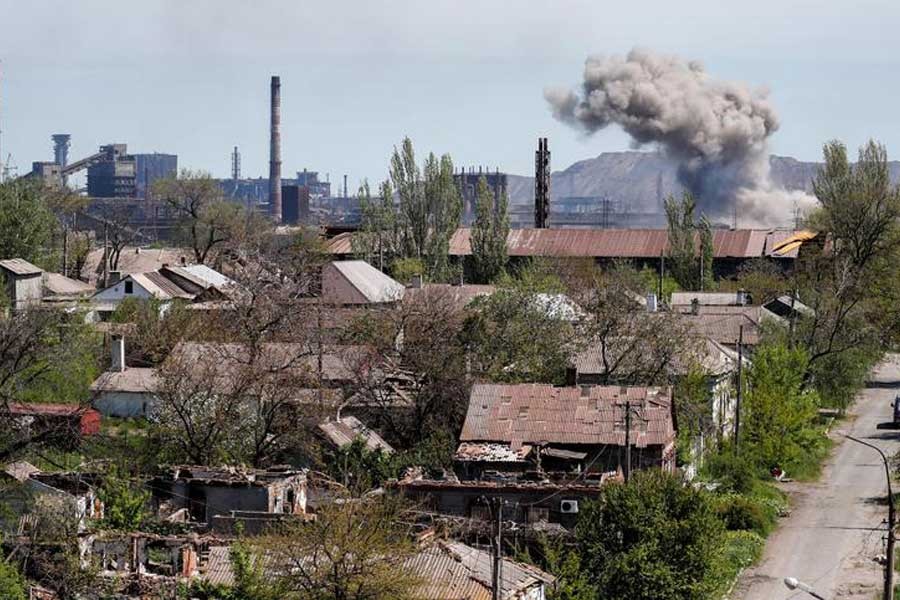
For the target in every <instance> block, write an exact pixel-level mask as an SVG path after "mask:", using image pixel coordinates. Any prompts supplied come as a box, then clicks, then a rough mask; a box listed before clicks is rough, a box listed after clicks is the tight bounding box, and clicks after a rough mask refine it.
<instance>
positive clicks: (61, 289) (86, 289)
mask: <svg viewBox="0 0 900 600" xmlns="http://www.w3.org/2000/svg"><path fill="white" fill-rule="evenodd" d="M42 284H43V286H44V290H45V291H46V292H47V293H49V294H50V295H52V296H90V295H91V294H93V293H94V292H95V291H96V289H95V288H94V286H92V285H91V284H89V283H85V282H83V281H78V280H77V279H72V278H71V277H66V276H65V275H62V274H60V273H44V278H43V280H42Z"/></svg>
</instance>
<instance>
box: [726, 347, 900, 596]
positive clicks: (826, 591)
mask: <svg viewBox="0 0 900 600" xmlns="http://www.w3.org/2000/svg"><path fill="white" fill-rule="evenodd" d="M876 375H877V376H876V377H874V379H876V380H878V382H879V383H881V384H882V385H890V384H891V382H900V360H898V359H897V357H894V358H893V360H892V361H891V363H890V364H887V365H882V366H881V367H880V368H879V369H878V370H877V371H876ZM898 392H900V390H897V389H889V388H885V387H881V388H869V389H866V391H865V392H864V393H863V394H862V397H861V398H860V399H859V400H858V402H857V403H856V405H855V407H854V409H853V410H852V411H851V415H852V416H851V418H850V419H848V420H847V421H844V422H843V423H841V424H839V425H838V428H837V430H838V431H844V432H847V433H850V434H851V435H854V436H856V437H858V438H860V439H863V440H865V441H867V442H869V443H871V444H874V445H876V446H878V447H879V448H881V449H882V450H883V451H884V452H885V454H887V455H888V457H891V456H893V455H894V454H895V453H897V452H898V451H900V431H897V430H892V429H879V428H878V424H879V423H886V422H888V421H890V420H891V415H892V413H891V410H892V409H891V400H892V399H893V398H894V396H895V395H896V394H897V393H898ZM839 444H840V445H839V446H838V447H837V448H836V449H835V451H834V452H833V453H832V456H831V458H830V459H829V461H828V463H827V464H826V466H825V470H824V472H823V476H822V478H821V480H820V481H819V482H817V483H813V484H786V485H787V486H791V487H790V488H788V491H789V492H791V495H792V497H793V502H794V505H793V511H792V513H791V516H790V517H788V518H786V519H784V520H783V521H782V522H781V525H780V527H779V529H778V531H776V532H775V533H774V534H773V535H772V536H771V537H770V538H769V541H768V543H767V544H766V550H765V553H764V555H763V558H762V560H761V561H760V563H759V564H758V565H757V566H756V567H754V568H752V569H748V570H747V571H746V572H745V573H744V575H743V576H742V577H741V579H740V581H739V582H738V585H737V586H736V588H735V591H734V593H733V594H732V596H731V597H732V598H733V599H734V600H785V599H796V600H803V599H806V598H810V597H809V596H806V595H805V594H802V593H798V592H792V591H790V590H788V589H787V588H786V587H785V586H784V584H783V580H784V578H785V577H796V578H798V579H800V580H802V581H805V582H807V583H809V584H811V585H812V587H813V588H814V589H815V590H816V591H817V592H818V593H819V594H821V595H822V596H823V597H825V598H827V599H829V600H832V599H837V598H842V599H848V598H849V599H854V600H872V599H873V598H877V597H878V592H879V590H881V586H882V575H881V573H882V571H881V567H880V565H878V564H877V563H876V562H874V560H873V557H875V556H876V555H878V554H881V553H883V552H884V550H883V537H884V531H883V526H882V523H883V520H884V519H885V518H886V516H887V509H886V507H885V506H883V505H882V504H880V503H879V501H880V500H883V499H884V498H885V496H886V488H885V477H884V466H883V463H882V462H881V459H880V457H879V456H878V453H877V452H875V451H874V450H872V449H870V448H866V447H864V446H861V445H859V444H856V443H854V442H851V441H849V440H845V441H843V442H839Z"/></svg>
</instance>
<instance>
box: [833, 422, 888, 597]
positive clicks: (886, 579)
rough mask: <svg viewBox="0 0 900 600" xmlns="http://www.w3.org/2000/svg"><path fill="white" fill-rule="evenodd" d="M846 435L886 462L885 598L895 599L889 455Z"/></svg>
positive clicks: (845, 435)
mask: <svg viewBox="0 0 900 600" xmlns="http://www.w3.org/2000/svg"><path fill="white" fill-rule="evenodd" d="M844 437H845V438H847V439H848V440H852V441H854V442H856V443H857V444H862V445H863V446H867V447H869V448H871V449H872V450H875V451H876V452H877V453H878V454H880V455H881V460H882V462H884V474H885V477H886V479H887V494H888V523H887V525H888V530H887V553H886V557H885V561H884V597H883V600H893V598H894V542H895V541H896V537H895V535H894V528H895V527H896V525H897V523H896V521H897V513H896V510H895V507H894V491H893V489H892V488H891V466H890V463H889V462H888V458H887V456H885V454H884V452H882V450H881V448H879V447H878V446H875V445H873V444H870V443H868V442H864V441H862V440H861V439H859V438H855V437H853V436H852V435H849V434H846V433H845V434H844Z"/></svg>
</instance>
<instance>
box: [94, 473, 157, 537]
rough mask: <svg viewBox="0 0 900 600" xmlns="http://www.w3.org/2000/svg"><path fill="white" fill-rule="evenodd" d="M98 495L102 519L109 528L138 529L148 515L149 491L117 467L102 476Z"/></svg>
mask: <svg viewBox="0 0 900 600" xmlns="http://www.w3.org/2000/svg"><path fill="white" fill-rule="evenodd" d="M99 496H100V499H101V500H103V521H104V523H105V524H106V525H107V526H108V527H110V528H111V529H118V530H120V531H138V530H139V529H140V528H141V525H143V524H144V522H145V521H146V520H147V518H148V517H149V516H150V511H149V510H148V508H147V503H148V502H149V500H150V492H148V491H147V490H145V489H144V488H142V487H141V486H140V484H139V482H135V481H132V480H131V479H130V478H128V477H126V476H124V475H123V474H122V473H121V472H120V470H119V469H113V470H111V471H110V472H109V473H107V474H106V476H105V477H104V478H103V485H101V486H100V490H99Z"/></svg>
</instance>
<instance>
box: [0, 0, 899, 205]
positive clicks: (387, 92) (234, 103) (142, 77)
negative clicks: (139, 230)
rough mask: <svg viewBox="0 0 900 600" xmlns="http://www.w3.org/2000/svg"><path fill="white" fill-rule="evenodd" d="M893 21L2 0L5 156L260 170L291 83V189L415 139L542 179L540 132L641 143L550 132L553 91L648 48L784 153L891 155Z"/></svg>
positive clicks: (712, 5)
mask: <svg viewBox="0 0 900 600" xmlns="http://www.w3.org/2000/svg"><path fill="white" fill-rule="evenodd" d="M898 26H900V3H898V2H891V1H888V0H880V1H874V0H856V1H855V2H853V3H848V2H836V1H829V0H804V1H789V0H780V1H774V0H771V1H770V0H755V1H753V2H741V3H738V2H731V1H728V2H723V1H722V0H681V1H679V2H672V1H671V0H662V1H648V0H643V1H639V2H610V1H608V0H587V1H584V2H576V1H568V0H542V1H538V0H508V1H506V2H493V1H490V0H479V1H471V2H470V1H468V0H455V1H444V0H396V1H378V0H356V1H352V2H349V1H341V0H330V1H328V2H321V1H320V2H316V1H310V0H290V1H288V0H284V1H275V0H253V1H252V2H251V1H237V0H208V1H197V0H172V1H157V0H143V1H142V2H122V1H118V0H103V1H101V0H44V1H37V0H0V60H2V67H0V68H2V76H0V77H2V79H0V129H2V131H3V133H2V141H0V144H2V153H3V160H5V158H6V155H7V153H12V155H13V162H14V163H15V164H16V165H18V168H19V172H20V173H22V172H25V171H27V170H28V169H30V164H31V162H32V161H36V160H50V159H51V158H52V144H51V142H50V135H51V134H53V133H71V134H72V151H71V154H70V156H71V157H72V158H77V157H81V156H84V155H87V154H89V153H91V152H93V151H95V150H96V148H97V146H99V145H100V144H104V143H108V142H125V143H127V144H128V145H129V149H131V150H132V151H134V152H153V151H158V152H169V153H175V154H178V156H179V165H180V166H182V167H188V168H192V169H203V170H207V171H210V172H212V173H213V174H214V175H216V176H220V177H224V176H228V174H229V172H230V153H231V149H232V147H233V146H235V145H237V146H239V147H240V148H241V153H242V155H243V175H244V176H245V177H249V176H254V177H255V176H265V175H266V174H267V172H268V171H267V170H268V166H267V165H268V162H267V161H268V155H267V153H268V118H269V115H268V93H269V77H270V76H271V75H273V74H278V75H281V80H282V113H283V117H282V139H283V172H284V174H285V176H287V175H289V174H290V173H293V172H294V171H297V170H302V169H303V168H304V167H307V168H309V169H311V170H318V171H320V172H322V173H323V174H324V173H326V172H327V173H330V174H331V179H332V181H336V180H337V179H339V178H340V177H341V176H342V175H343V174H344V173H348V174H349V178H350V182H351V188H355V186H356V185H357V183H358V182H359V181H360V179H362V178H363V177H368V178H369V179H371V180H380V179H382V178H383V177H384V176H385V173H386V169H387V161H388V156H389V153H390V151H391V148H392V146H393V145H394V144H396V143H397V142H398V141H399V140H401V139H402V137H403V136H405V135H409V136H410V137H411V138H412V139H413V142H414V144H415V146H416V148H417V150H418V151H419V152H422V153H424V152H427V151H434V152H436V153H444V152H449V153H450V154H451V155H452V156H453V158H454V160H455V162H456V164H457V165H486V166H489V167H491V168H494V167H499V168H500V169H501V170H506V171H508V172H512V173H520V174H530V173H531V172H532V170H533V160H534V146H535V140H536V138H537V137H538V136H548V137H549V138H550V149H551V152H552V157H553V158H552V162H553V168H554V170H556V169H561V168H564V167H567V166H568V165H570V164H571V163H573V162H575V161H577V160H581V159H584V158H588V157H592V156H596V155H597V154H599V153H601V152H605V151H615V150H626V149H628V148H629V142H628V139H627V137H626V136H625V135H624V134H622V133H621V132H620V131H617V130H613V129H609V130H605V131H603V132H601V133H600V134H598V135H595V136H593V137H591V138H589V139H585V138H583V137H582V136H579V135H578V134H576V133H574V132H573V131H571V130H569V129H568V128H566V127H565V126H563V125H561V124H559V123H556V122H555V121H554V120H553V119H552V117H551V114H550V111H549V110H548V108H547V105H546V102H545V101H544V99H543V95H542V92H543V89H544V87H545V86H548V85H569V84H575V83H576V82H578V81H579V80H580V77H581V72H582V68H583V64H584V60H585V58H586V57H587V56H588V55H589V54H624V53H627V52H628V50H630V49H631V48H632V47H634V46H644V47H647V48H651V49H654V50H657V51H660V52H666V53H674V54H678V55H681V56H683V57H685V58H688V59H696V60H699V61H701V62H702V63H703V64H704V65H705V66H706V68H707V70H708V71H709V72H710V73H711V74H712V75H714V76H716V77H718V78H722V79H734V80H740V81H744V82H747V83H748V84H751V85H753V86H765V87H767V88H769V90H770V92H771V98H772V101H773V103H774V105H775V106H776V108H777V110H778V112H779V115H780V117H781V129H780V131H778V132H777V133H776V134H775V135H774V137H773V138H772V147H771V150H772V151H773V152H774V153H776V154H782V155H791V156H795V157H797V158H800V159H809V160H813V159H817V158H818V157H819V155H820V149H821V145H822V143H823V142H824V141H825V140H827V139H831V138H839V139H841V140H843V141H845V142H846V143H847V144H848V145H850V146H851V147H852V148H854V149H855V148H856V147H857V146H858V145H860V144H861V143H862V142H864V141H865V140H866V139H867V138H869V137H876V138H878V139H880V140H882V141H883V142H885V143H886V144H887V145H888V151H889V152H890V153H891V156H892V158H897V157H900V127H898V126H897V118H898V117H897V115H898V101H897V100H898V94H900V83H898V77H897V73H898V72H900V69H898V67H900V36H898V35H897V31H898Z"/></svg>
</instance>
